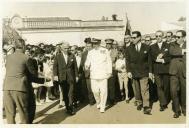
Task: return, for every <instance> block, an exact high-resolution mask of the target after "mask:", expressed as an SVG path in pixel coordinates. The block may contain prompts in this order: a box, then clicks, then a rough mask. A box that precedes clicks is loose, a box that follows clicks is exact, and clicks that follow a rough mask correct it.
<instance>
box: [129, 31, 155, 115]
mask: <svg viewBox="0 0 189 128" xmlns="http://www.w3.org/2000/svg"><path fill="white" fill-rule="evenodd" d="M132 38H133V44H131V45H130V46H129V47H128V48H127V49H126V64H127V66H126V67H127V72H128V77H129V78H133V86H135V87H134V89H135V91H134V93H135V99H136V101H137V110H141V109H142V107H144V114H150V113H151V108H150V103H149V85H148V77H150V78H151V77H152V74H151V66H150V65H151V59H150V55H149V46H147V45H146V44H142V43H141V33H140V32H139V31H134V32H132Z"/></svg>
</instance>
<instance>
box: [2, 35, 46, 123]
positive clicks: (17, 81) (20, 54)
mask: <svg viewBox="0 0 189 128" xmlns="http://www.w3.org/2000/svg"><path fill="white" fill-rule="evenodd" d="M15 48H16V51H15V53H14V54H11V55H8V56H7V58H6V76H5V81H4V86H3V100H4V106H5V112H6V117H7V122H8V123H10V124H14V123H16V122H15V116H16V108H17V109H18V112H19V115H20V121H21V122H20V123H24V124H27V123H32V121H33V118H34V115H35V108H34V107H35V105H33V99H30V98H32V97H33V93H32V86H31V81H35V82H37V81H38V80H36V78H37V74H36V72H35V70H33V69H34V67H33V64H32V63H31V62H30V59H29V57H28V56H27V55H25V54H24V50H25V42H24V40H23V39H18V40H17V41H16V43H15ZM18 60H19V61H18ZM44 81H45V80H44V79H40V82H41V83H44ZM31 109H32V110H31ZM30 111H32V112H30Z"/></svg>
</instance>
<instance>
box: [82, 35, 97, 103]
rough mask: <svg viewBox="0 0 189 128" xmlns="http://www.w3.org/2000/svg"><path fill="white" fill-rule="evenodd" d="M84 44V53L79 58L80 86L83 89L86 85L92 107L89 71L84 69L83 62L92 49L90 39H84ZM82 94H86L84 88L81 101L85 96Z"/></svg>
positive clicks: (92, 98)
mask: <svg viewBox="0 0 189 128" xmlns="http://www.w3.org/2000/svg"><path fill="white" fill-rule="evenodd" d="M84 42H85V43H86V46H85V51H84V52H83V53H82V56H81V64H80V68H79V74H80V75H81V77H82V86H83V87H84V86H85V85H86V88H87V95H88V101H89V104H90V105H94V104H95V99H94V95H93V92H92V89H91V80H90V71H89V70H86V69H85V61H86V59H87V55H88V52H89V51H90V50H91V49H92V43H91V39H90V38H86V39H85V41H84ZM84 93H86V92H85V88H83V90H82V96H83V98H84V99H83V100H85V95H86V94H84Z"/></svg>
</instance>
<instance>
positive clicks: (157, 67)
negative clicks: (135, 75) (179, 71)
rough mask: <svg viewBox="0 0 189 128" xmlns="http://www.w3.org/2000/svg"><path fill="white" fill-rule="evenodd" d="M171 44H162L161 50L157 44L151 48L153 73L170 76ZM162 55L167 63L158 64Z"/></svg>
mask: <svg viewBox="0 0 189 128" xmlns="http://www.w3.org/2000/svg"><path fill="white" fill-rule="evenodd" d="M168 50H169V44H167V43H166V42H163V43H162V46H161V49H160V48H159V46H158V44H157V43H155V44H153V45H151V46H150V55H151V59H152V73H154V74H165V73H166V74H168V73H169V63H170V60H171V57H170V55H169V51H168ZM160 53H162V54H163V57H162V59H164V62H165V63H160V62H156V59H157V56H158V55H159V54H160Z"/></svg>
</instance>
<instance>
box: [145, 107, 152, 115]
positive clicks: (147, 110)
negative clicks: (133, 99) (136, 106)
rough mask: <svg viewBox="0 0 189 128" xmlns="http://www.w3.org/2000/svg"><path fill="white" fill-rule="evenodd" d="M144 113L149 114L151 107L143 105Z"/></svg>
mask: <svg viewBox="0 0 189 128" xmlns="http://www.w3.org/2000/svg"><path fill="white" fill-rule="evenodd" d="M144 114H146V115H151V109H150V108H149V107H144Z"/></svg>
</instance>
